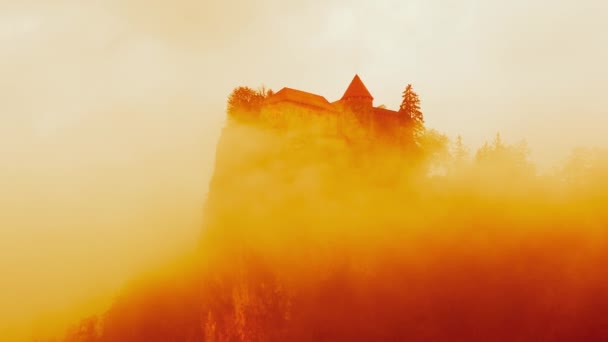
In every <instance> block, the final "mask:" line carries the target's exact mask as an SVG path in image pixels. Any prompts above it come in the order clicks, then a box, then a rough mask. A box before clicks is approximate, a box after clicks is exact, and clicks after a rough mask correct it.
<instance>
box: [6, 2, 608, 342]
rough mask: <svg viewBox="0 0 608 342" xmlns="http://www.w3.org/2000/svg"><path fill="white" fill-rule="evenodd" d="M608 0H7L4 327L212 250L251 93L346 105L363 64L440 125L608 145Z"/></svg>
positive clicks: (477, 140) (538, 144)
mask: <svg viewBox="0 0 608 342" xmlns="http://www.w3.org/2000/svg"><path fill="white" fill-rule="evenodd" d="M606 6H607V5H606V4H605V2H603V1H599V0H586V1H582V2H581V1H579V2H576V3H575V2H571V1H557V2H555V1H553V2H548V1H540V2H537V3H535V4H529V3H527V2H523V1H516V2H510V3H509V4H506V3H503V2H500V1H491V2H487V1H485V2H482V1H473V0H471V1H465V2H450V1H443V2H441V1H430V2H429V1H407V2H399V1H383V2H379V3H376V4H375V5H373V6H372V5H369V4H365V3H360V2H355V3H344V2H342V1H330V2H326V1H323V2H321V1H313V2H301V3H290V4H285V3H284V2H280V1H262V2H257V3H255V4H254V3H251V2H246V1H230V2H220V1H206V2H199V1H194V0H179V1H171V2H168V1H160V0H159V1H154V2H150V1H138V0H128V1H112V0H107V1H98V2H88V3H83V2H80V1H73V0H63V1H55V2H53V3H52V4H48V3H46V2H43V1H19V2H12V3H9V2H4V3H2V4H0V13H1V14H0V74H1V75H2V77H1V78H0V161H1V163H2V164H1V167H0V204H1V210H0V247H1V248H0V274H2V280H3V281H2V284H1V285H0V302H2V303H7V304H6V305H3V306H2V308H1V311H0V322H2V325H3V326H2V328H4V326H6V327H7V328H9V329H10V331H11V332H7V333H4V332H3V331H0V335H2V336H13V335H12V334H13V333H14V334H19V335H20V336H21V335H23V334H26V333H25V332H26V331H29V330H31V329H30V328H31V327H32V326H37V325H43V326H44V325H47V324H48V325H54V323H48V322H47V323H36V322H34V323H32V320H34V321H38V322H40V321H41V322H44V321H45V320H46V318H47V317H48V316H49V315H50V316H53V317H59V316H61V315H60V313H62V312H67V311H70V310H71V309H70V308H75V307H78V308H80V307H85V308H82V309H78V308H77V309H74V310H75V311H79V312H78V314H72V313H70V314H68V313H66V314H65V315H66V316H79V315H80V313H81V312H80V311H94V309H93V308H98V307H100V306H104V305H103V304H100V303H108V302H109V301H110V298H111V297H112V295H113V294H114V293H116V291H117V289H118V288H120V287H121V286H122V284H123V283H124V282H125V281H126V280H127V279H129V277H130V276H131V275H133V274H136V273H138V272H139V271H141V270H142V269H145V268H147V267H151V265H154V264H156V263H157V262H159V260H165V259H167V258H171V257H172V256H175V255H178V254H179V253H181V252H182V251H184V250H188V249H190V248H194V245H195V244H196V242H197V240H198V236H199V233H200V229H201V222H202V219H203V218H202V207H203V205H204V202H205V198H206V192H207V184H208V182H209V180H210V176H211V173H212V169H213V160H214V155H215V148H216V142H217V139H218V137H219V134H220V129H221V127H223V125H224V109H225V99H226V96H227V95H228V94H229V92H230V90H232V89H233V88H234V87H235V86H237V85H242V84H247V85H252V86H257V85H260V84H265V85H266V86H268V87H271V88H273V89H279V88H281V87H283V86H290V87H294V88H298V89H303V90H309V91H312V92H316V93H320V94H322V95H324V96H326V97H327V98H328V99H330V100H333V99H337V98H338V97H339V96H340V95H341V92H342V91H343V89H344V86H345V84H346V82H347V81H348V80H349V79H350V78H351V77H352V75H353V74H354V73H359V74H362V75H365V79H366V82H367V84H368V86H369V87H370V88H371V89H374V94H375V95H376V100H375V101H376V103H377V104H381V103H384V104H386V105H387V106H389V107H391V108H395V107H396V106H397V104H398V103H397V102H398V101H399V95H400V92H401V90H402V88H403V86H404V85H405V84H406V83H413V84H414V85H415V86H416V88H417V89H418V91H419V93H420V94H421V98H422V105H423V110H424V112H425V116H426V118H427V125H428V126H429V127H433V128H436V129H438V130H439V131H441V132H445V133H446V134H448V135H449V136H450V137H455V136H456V135H457V134H462V135H463V137H464V138H465V141H466V142H467V144H468V145H470V146H471V147H472V148H476V147H478V146H480V145H481V144H482V143H483V142H484V141H485V140H489V139H492V137H493V136H494V135H495V133H496V132H497V131H501V132H502V133H503V135H504V136H505V137H507V138H508V139H510V140H512V141H518V140H521V139H526V140H527V141H528V142H529V145H530V147H531V149H532V158H533V159H534V160H535V161H536V162H537V163H538V164H539V165H541V166H544V167H547V168H549V167H551V166H552V165H556V164H558V163H559V162H561V161H562V160H563V159H564V158H565V157H566V156H567V155H568V153H569V151H570V149H571V148H572V147H575V146H578V145H588V146H594V145H598V146H606V145H608V141H606V136H605V134H604V131H605V129H604V127H605V125H606V124H608V123H607V122H606V117H607V116H606V108H608V103H606V101H607V100H606V97H605V96H604V95H603V93H602V90H603V85H604V84H605V83H606V82H607V81H608V69H607V65H606V63H605V62H604V61H605V60H606V59H608V48H606V47H607V46H608V41H607V40H606V39H608V38H607V36H606V35H605V34H604V32H606V31H607V30H608V27H607V26H606V25H608V24H607V23H606V22H605V20H603V17H604V16H603V14H604V13H605V12H606V10H608V9H607V8H606ZM294 42H297V43H294ZM548 128H550V129H548ZM42 285H44V286H42ZM42 289H44V290H42ZM83 303H91V304H90V305H89V304H86V305H85V304H83ZM40 317H44V318H40ZM66 320H67V319H66ZM15 327H18V328H15ZM38 328H40V327H38ZM0 330H1V329H0ZM17 330H18V332H15V331H17ZM15 336H17V335H15ZM7 338H8V337H7ZM11 340H18V338H17V337H15V338H14V339H11Z"/></svg>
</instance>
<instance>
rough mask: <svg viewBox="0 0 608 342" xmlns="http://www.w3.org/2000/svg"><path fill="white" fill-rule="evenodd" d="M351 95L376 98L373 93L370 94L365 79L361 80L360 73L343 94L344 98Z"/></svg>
mask: <svg viewBox="0 0 608 342" xmlns="http://www.w3.org/2000/svg"><path fill="white" fill-rule="evenodd" d="M349 97H364V98H369V99H372V100H373V99H374V97H373V96H372V94H370V93H369V90H367V88H366V87H365V84H363V81H361V79H360V78H359V75H355V77H354V78H353V80H352V81H351V82H350V85H349V86H348V88H347V89H346V92H344V95H343V96H342V100H344V99H347V98H349Z"/></svg>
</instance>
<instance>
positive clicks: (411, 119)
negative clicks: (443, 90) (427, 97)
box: [399, 84, 424, 137]
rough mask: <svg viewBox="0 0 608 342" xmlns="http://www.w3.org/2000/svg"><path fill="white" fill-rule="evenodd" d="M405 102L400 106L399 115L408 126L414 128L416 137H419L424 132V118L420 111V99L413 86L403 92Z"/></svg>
mask: <svg viewBox="0 0 608 342" xmlns="http://www.w3.org/2000/svg"><path fill="white" fill-rule="evenodd" d="M402 97H403V101H402V102H401V106H399V114H400V115H401V117H402V118H403V119H404V120H405V122H406V124H407V125H408V126H410V127H411V128H412V131H413V133H414V137H419V136H420V135H421V134H422V133H423V132H424V116H423V115H422V111H421V110H420V99H419V98H418V94H416V92H414V89H413V88H412V85H411V84H408V85H407V87H405V90H404V91H403V96H402Z"/></svg>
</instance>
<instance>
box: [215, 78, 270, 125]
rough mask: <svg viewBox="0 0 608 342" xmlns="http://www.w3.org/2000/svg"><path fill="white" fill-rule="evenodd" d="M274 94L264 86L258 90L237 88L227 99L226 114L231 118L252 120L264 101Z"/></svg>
mask: <svg viewBox="0 0 608 342" xmlns="http://www.w3.org/2000/svg"><path fill="white" fill-rule="evenodd" d="M272 94H274V92H273V91H272V90H271V89H266V88H265V87H264V86H262V87H260V88H259V89H258V90H255V89H252V88H249V87H237V88H235V89H234V90H233V91H232V93H230V96H229V97H228V108H227V112H228V115H229V116H230V117H233V118H240V119H246V118H253V117H256V116H257V115H258V114H259V113H260V109H261V108H262V103H263V102H264V99H266V98H267V97H269V96H271V95H272Z"/></svg>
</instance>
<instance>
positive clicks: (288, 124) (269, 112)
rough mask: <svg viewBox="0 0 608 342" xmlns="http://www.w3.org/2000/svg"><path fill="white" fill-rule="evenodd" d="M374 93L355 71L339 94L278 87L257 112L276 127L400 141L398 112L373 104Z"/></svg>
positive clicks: (350, 138) (400, 127)
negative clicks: (331, 96)
mask: <svg viewBox="0 0 608 342" xmlns="http://www.w3.org/2000/svg"><path fill="white" fill-rule="evenodd" d="M373 101H374V97H373V96H372V95H371V93H370V92H369V90H368V89H367V87H366V86H365V84H364V83H363V81H361V78H360V77H359V76H358V75H355V77H354V78H353V80H352V81H351V83H350V85H349V86H348V88H347V89H346V91H345V92H344V95H343V96H342V98H340V99H339V100H337V101H335V102H329V101H328V100H327V99H326V98H325V97H323V96H321V95H317V94H313V93H309V92H305V91H301V90H297V89H292V88H287V87H285V88H282V89H281V90H279V91H278V92H276V93H274V94H273V95H271V96H269V97H268V98H267V99H266V100H265V101H264V103H263V106H262V110H261V116H262V118H263V119H264V120H265V121H266V122H269V123H271V125H272V126H275V127H280V128H294V127H297V128H302V127H307V128H311V129H312V130H313V131H314V133H315V134H322V135H323V134H325V135H339V136H342V137H344V138H346V139H348V140H353V139H356V140H362V139H373V140H374V141H380V140H385V141H386V140H390V141H391V142H394V141H396V140H398V141H403V140H404V139H406V138H407V135H408V134H404V132H406V130H404V128H405V126H406V125H405V122H404V120H403V118H402V117H401V116H400V115H399V113H398V112H396V111H393V110H389V109H386V108H382V107H374V105H373Z"/></svg>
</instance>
